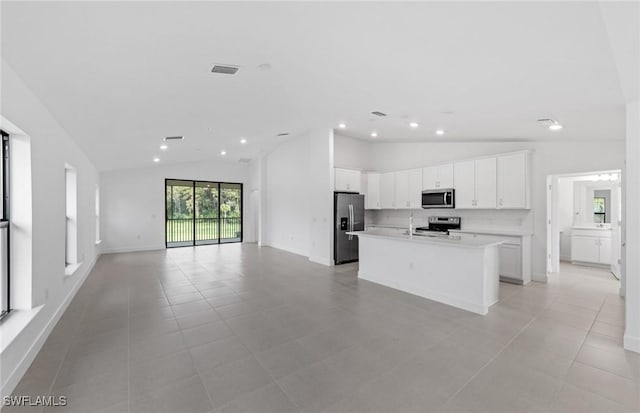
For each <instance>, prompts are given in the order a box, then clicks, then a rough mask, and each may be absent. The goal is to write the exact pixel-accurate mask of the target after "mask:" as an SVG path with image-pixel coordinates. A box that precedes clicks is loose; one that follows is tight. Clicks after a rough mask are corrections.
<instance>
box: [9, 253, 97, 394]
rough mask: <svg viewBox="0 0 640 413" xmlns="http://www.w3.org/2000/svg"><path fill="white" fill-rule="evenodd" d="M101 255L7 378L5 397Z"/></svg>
mask: <svg viewBox="0 0 640 413" xmlns="http://www.w3.org/2000/svg"><path fill="white" fill-rule="evenodd" d="M100 255H101V254H97V255H96V256H95V258H94V259H93V261H91V263H90V264H89V265H88V266H87V269H86V270H85V271H84V272H83V273H82V274H81V276H80V277H78V281H77V282H76V283H75V284H74V286H73V288H72V289H71V291H69V294H67V296H66V297H65V299H64V300H62V302H61V303H60V305H59V306H58V309H57V310H56V311H55V312H54V313H53V316H52V317H51V318H50V319H49V321H48V322H47V324H46V325H45V327H44V329H43V330H42V331H41V332H40V334H39V335H38V337H37V338H36V340H35V341H34V342H33V344H32V345H31V347H29V349H28V350H27V351H26V353H25V355H24V357H23V358H22V360H20V362H19V363H18V364H17V366H16V367H15V369H14V370H13V371H12V372H11V374H10V375H9V377H8V378H7V381H6V382H5V383H4V385H3V386H2V389H1V390H0V393H1V394H2V396H3V397H4V396H6V395H10V394H11V392H13V390H14V389H15V388H16V386H17V385H18V383H19V382H20V380H21V379H22V376H24V374H25V373H26V372H27V370H28V369H29V367H30V366H31V363H33V360H34V359H35V358H36V356H37V355H38V353H39V352H40V350H41V349H42V346H43V345H44V343H45V341H47V338H48V337H49V334H51V331H52V330H53V328H54V327H55V326H56V324H57V323H58V321H59V320H60V318H61V317H62V315H63V314H64V312H65V311H66V310H67V308H68V307H69V304H71V301H72V300H73V298H74V297H75V296H76V293H77V292H78V290H79V289H80V287H81V286H82V284H84V281H85V280H86V279H87V276H88V275H89V274H90V273H91V271H92V270H93V267H94V266H95V264H96V261H98V258H100ZM45 305H46V304H45Z"/></svg>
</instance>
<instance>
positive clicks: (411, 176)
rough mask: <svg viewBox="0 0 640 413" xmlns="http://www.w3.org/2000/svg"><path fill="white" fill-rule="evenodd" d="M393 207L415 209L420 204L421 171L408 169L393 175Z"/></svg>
mask: <svg viewBox="0 0 640 413" xmlns="http://www.w3.org/2000/svg"><path fill="white" fill-rule="evenodd" d="M395 186H396V188H395V207H396V208H399V209H416V208H420V207H421V203H422V169H421V168H418V169H408V170H405V171H398V172H396V174H395Z"/></svg>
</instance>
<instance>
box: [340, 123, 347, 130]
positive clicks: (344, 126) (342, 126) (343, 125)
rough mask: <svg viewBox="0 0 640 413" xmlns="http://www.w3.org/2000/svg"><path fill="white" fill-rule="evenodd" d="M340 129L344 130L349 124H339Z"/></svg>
mask: <svg viewBox="0 0 640 413" xmlns="http://www.w3.org/2000/svg"><path fill="white" fill-rule="evenodd" d="M338 127H339V128H340V129H344V128H346V127H347V124H346V123H339V124H338Z"/></svg>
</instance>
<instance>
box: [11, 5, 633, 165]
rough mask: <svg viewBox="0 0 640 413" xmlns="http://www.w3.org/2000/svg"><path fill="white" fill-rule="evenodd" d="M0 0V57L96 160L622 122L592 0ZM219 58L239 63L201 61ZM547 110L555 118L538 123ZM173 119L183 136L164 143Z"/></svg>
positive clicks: (466, 136) (590, 128) (209, 155)
mask: <svg viewBox="0 0 640 413" xmlns="http://www.w3.org/2000/svg"><path fill="white" fill-rule="evenodd" d="M1 7H2V13H1V14H2V43H1V52H2V58H3V59H4V60H5V61H6V62H7V63H8V64H9V65H10V66H11V67H12V68H13V69H14V70H15V71H16V72H17V73H18V75H19V76H20V77H21V78H22V79H23V81H24V82H25V83H26V84H27V85H28V86H29V87H30V88H31V90H32V91H33V92H34V93H35V94H36V95H37V96H38V97H39V98H40V99H41V101H42V102H43V103H44V104H45V105H46V106H47V107H48V109H49V110H50V111H51V113H52V114H53V115H54V116H55V117H56V118H57V119H58V121H59V122H60V124H61V125H62V126H63V127H64V128H65V129H66V130H67V131H68V132H69V134H70V135H71V136H72V137H73V138H74V139H76V140H77V142H78V144H79V145H80V146H81V147H82V148H83V149H84V151H85V152H86V153H87V154H88V156H89V157H90V158H91V159H92V161H93V162H94V163H95V164H96V166H97V167H98V168H99V169H101V170H110V169H122V168H130V167H140V166H148V165H151V164H152V158H153V157H154V156H155V155H158V156H160V157H161V159H162V160H161V162H162V163H165V162H169V163H171V162H184V161H195V160H204V159H223V157H222V156H221V155H220V151H221V150H223V149H224V150H226V151H227V155H226V156H225V157H224V159H230V160H238V159H240V158H251V157H255V156H258V155H259V154H260V153H261V152H263V151H265V150H267V149H268V148H270V147H272V146H273V145H275V144H277V143H278V139H281V138H276V136H275V135H277V134H278V133H281V132H290V133H291V134H295V133H298V132H301V131H303V130H306V129H308V128H316V127H327V128H329V127H336V126H337V124H338V123H339V122H341V121H344V122H346V123H347V128H346V129H345V130H344V131H341V133H342V134H345V135H348V136H353V137H357V138H363V139H367V140H371V138H370V137H369V134H370V132H371V131H372V130H376V131H377V132H378V135H379V137H378V138H377V140H378V141H429V140H435V141H471V142H472V141H487V140H490V141H499V140H575V141H581V140H603V141H604V140H611V139H623V138H624V103H625V99H624V97H623V94H622V91H621V88H620V83H619V81H618V74H617V71H616V66H615V62H614V58H613V53H612V51H611V47H610V45H609V39H608V36H607V29H606V26H605V24H604V21H603V17H602V13H601V9H600V7H599V5H598V3H594V2H556V3H554V2H531V3H527V2H512V3H508V2H495V3H484V2H469V3H463V2H446V3H445V2H442V3H436V2H429V3H397V2H395V3H394V2H389V3H363V2H355V3H335V2H325V3H307V2H305V3H294V2H284V3H266V2H257V3H249V2H236V3H226V2H120V3H119V2H65V3H56V2H42V3H36V2H15V3H13V2H6V1H3V2H2V5H1ZM215 63H222V64H232V65H238V66H240V70H239V71H238V73H237V74H236V75H233V76H230V75H222V74H213V73H211V72H210V71H211V68H212V66H213V64H215ZM264 64H267V65H269V66H270V68H267V69H266V70H265V68H264V67H261V65H264ZM374 110H379V111H382V112H385V113H387V114H388V116H387V117H384V118H378V117H375V116H372V115H371V114H370V112H371V111H374ZM546 116H552V117H554V118H556V119H557V120H559V121H560V122H561V123H562V124H563V125H564V129H563V130H562V131H558V132H551V131H549V130H548V129H546V128H544V127H542V126H540V125H538V124H537V123H536V119H537V118H539V117H546ZM410 121H416V122H418V123H419V124H420V126H419V127H418V128H416V129H411V128H409V127H408V123H409V122H410ZM436 128H444V129H445V130H446V134H445V135H444V136H442V137H439V136H435V134H434V130H435V129H436ZM174 135H183V136H185V140H184V141H182V142H179V143H170V144H169V145H170V146H169V149H168V150H167V151H166V152H162V151H160V150H159V148H158V147H159V145H160V144H161V143H162V138H163V137H165V136H174ZM241 137H245V138H246V139H247V141H248V142H247V144H246V145H242V144H240V139H241Z"/></svg>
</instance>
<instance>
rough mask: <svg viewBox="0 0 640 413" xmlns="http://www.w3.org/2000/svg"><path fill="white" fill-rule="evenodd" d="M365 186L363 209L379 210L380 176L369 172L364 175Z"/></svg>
mask: <svg viewBox="0 0 640 413" xmlns="http://www.w3.org/2000/svg"><path fill="white" fill-rule="evenodd" d="M364 176H365V177H366V185H365V187H364V190H365V193H364V208H365V209H380V174H379V173H377V172H370V173H367V174H364Z"/></svg>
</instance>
